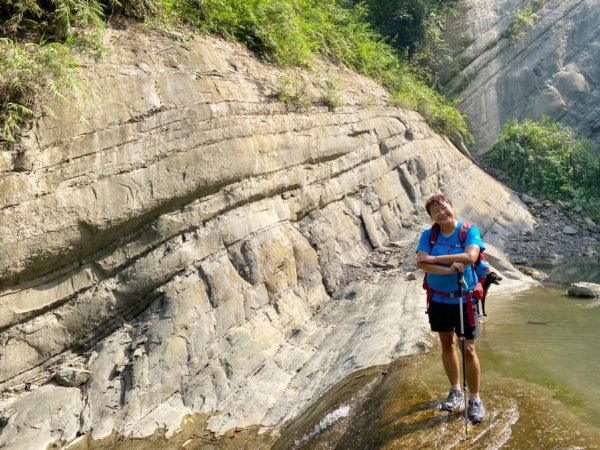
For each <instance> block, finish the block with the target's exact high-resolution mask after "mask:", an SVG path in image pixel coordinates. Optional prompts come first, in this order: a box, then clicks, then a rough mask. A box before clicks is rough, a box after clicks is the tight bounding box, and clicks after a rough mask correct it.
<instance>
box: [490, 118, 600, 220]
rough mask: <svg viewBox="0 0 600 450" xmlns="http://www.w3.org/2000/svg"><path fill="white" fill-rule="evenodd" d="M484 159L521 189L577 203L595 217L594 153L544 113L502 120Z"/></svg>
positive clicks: (599, 196)
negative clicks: (537, 119)
mask: <svg viewBox="0 0 600 450" xmlns="http://www.w3.org/2000/svg"><path fill="white" fill-rule="evenodd" d="M486 159H487V160H488V161H489V162H490V163H492V164H493V165H494V166H496V167H498V168H500V169H502V170H503V171H505V172H506V173H507V174H508V175H509V176H510V177H511V178H512V179H513V180H514V181H515V182H517V183H518V184H519V186H520V187H521V188H522V189H523V190H526V191H530V192H532V193H537V194H542V195H544V196H545V197H546V198H548V199H550V200H553V201H560V202H562V203H563V204H565V205H567V206H572V205H574V204H575V203H578V204H581V205H582V206H584V207H586V208H587V209H588V210H589V211H590V212H591V213H592V214H593V215H594V216H595V217H596V219H600V156H598V155H597V153H595V152H594V151H593V146H592V143H591V142H590V141H587V140H583V139H576V138H575V137H574V133H573V130H571V129H570V128H568V127H564V126H562V125H560V124H558V123H556V122H552V121H551V120H550V119H549V118H548V117H544V118H543V119H542V121H541V122H535V121H532V120H529V119H527V120H525V121H523V123H518V122H517V121H511V122H508V123H507V124H506V125H505V126H504V128H503V130H502V133H501V135H500V139H499V141H498V142H497V143H496V144H495V145H494V146H493V147H492V149H491V151H490V152H489V153H488V154H487V155H486Z"/></svg>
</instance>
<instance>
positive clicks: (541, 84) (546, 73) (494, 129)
mask: <svg viewBox="0 0 600 450" xmlns="http://www.w3.org/2000/svg"><path fill="white" fill-rule="evenodd" d="M528 3H531V4H533V2H531V1H522V0H496V1H493V2H489V1H483V0H467V1H465V2H462V4H461V6H460V8H461V12H460V14H459V15H457V16H456V17H454V18H453V19H452V23H451V25H450V30H449V33H448V38H449V40H450V41H451V47H453V48H455V49H456V50H457V54H456V55H455V61H456V64H457V65H458V68H459V69H460V71H459V73H458V74H456V75H455V76H454V77H453V78H452V80H451V82H450V87H451V88H452V89H454V92H455V93H456V94H458V96H459V97H460V98H461V99H462V100H463V101H462V103H461V104H460V106H459V108H460V109H461V110H462V111H463V112H464V113H465V114H466V115H467V116H468V118H469V122H470V125H471V127H472V129H473V132H474V134H475V137H476V139H477V148H478V151H479V152H486V151H488V150H489V149H490V147H491V146H492V145H493V144H494V143H495V141H496V139H497V136H498V134H499V133H500V131H501V129H502V126H503V124H504V123H505V122H507V121H508V120H510V119H513V118H514V119H518V120H523V119H524V118H532V119H535V120H539V119H541V118H542V116H544V115H548V116H549V117H551V118H552V119H554V120H557V121H560V122H561V123H563V124H564V125H567V126H569V127H571V128H573V129H574V130H575V132H576V134H577V135H578V136H580V137H585V138H591V139H593V140H595V141H597V142H598V141H600V109H598V104H600V28H599V27H598V23H600V0H550V1H548V2H546V3H545V4H544V5H543V7H542V8H540V9H538V10H537V11H536V15H537V18H536V23H535V26H534V27H533V29H531V30H528V31H527V32H526V33H524V34H523V36H522V37H520V38H519V39H512V40H511V38H509V37H508V36H507V31H508V30H509V27H510V26H511V24H512V23H513V22H514V19H515V13H516V12H517V11H519V10H520V9H521V8H523V7H525V5H526V4H528ZM538 3H541V2H538Z"/></svg>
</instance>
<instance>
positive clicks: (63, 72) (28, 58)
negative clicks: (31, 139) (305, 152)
mask: <svg viewBox="0 0 600 450" xmlns="http://www.w3.org/2000/svg"><path fill="white" fill-rule="evenodd" d="M76 65H77V63H76V61H75V58H74V57H73V54H72V53H71V52H70V51H69V49H68V48H67V47H66V46H64V45H60V44H46V45H36V44H21V45H17V44H15V43H14V42H12V41H11V40H9V39H6V38H3V39H0V102H1V104H0V137H1V138H3V139H5V140H7V141H9V142H14V141H15V140H16V138H17V135H18V133H19V132H20V130H21V128H22V127H23V125H24V124H25V122H26V121H27V120H28V119H30V118H31V117H32V116H33V114H34V109H35V108H36V107H38V106H41V105H40V103H39V101H40V99H43V98H48V97H50V98H54V99H57V100H64V99H65V95H66V94H67V93H68V92H75V91H79V90H80V86H81V85H82V83H83V80H82V79H81V77H79V76H78V74H77V72H76V71H74V70H72V69H73V68H74V67H75V66H76ZM45 112H50V111H48V110H46V111H45Z"/></svg>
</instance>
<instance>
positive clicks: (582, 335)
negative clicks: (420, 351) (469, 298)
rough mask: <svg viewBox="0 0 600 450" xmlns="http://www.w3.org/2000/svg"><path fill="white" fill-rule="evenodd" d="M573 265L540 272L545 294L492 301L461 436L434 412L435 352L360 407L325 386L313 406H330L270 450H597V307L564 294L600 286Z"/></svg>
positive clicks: (392, 373) (599, 268) (458, 425)
mask: <svg viewBox="0 0 600 450" xmlns="http://www.w3.org/2000/svg"><path fill="white" fill-rule="evenodd" d="M579 264H582V265H581V266H579V267H578V266H576V265H574V264H569V263H563V265H562V266H561V267H560V268H557V269H555V270H554V271H551V270H546V272H547V273H549V274H550V278H549V279H548V280H547V283H545V286H544V287H538V288H535V289H531V290H528V291H526V292H521V293H518V294H515V295H496V296H494V295H493V293H491V294H490V297H489V299H488V304H487V312H488V317H486V318H485V319H484V320H485V321H484V323H483V324H482V329H481V335H480V338H479V340H478V354H479V358H480V361H481V365H482V388H481V394H482V398H483V399H484V401H485V402H486V406H487V409H488V417H487V420H486V421H485V422H484V423H483V424H480V425H477V426H469V427H468V429H467V430H465V423H464V421H463V418H462V416H461V414H460V413H456V414H451V415H448V414H447V413H443V412H442V411H440V410H439V409H438V405H439V400H440V399H441V398H442V397H443V396H445V394H446V389H447V380H446V379H445V375H444V373H443V368H442V365H441V361H440V358H439V348H438V347H434V348H433V350H432V351H430V352H429V353H428V354H425V355H421V356H417V357H411V358H404V359H402V360H400V361H398V362H396V363H395V364H393V365H392V366H391V367H390V368H389V369H388V371H387V374H386V375H385V376H382V377H381V380H379V382H378V384H377V386H376V387H375V388H373V389H372V390H371V391H370V394H369V397H368V399H367V400H365V401H359V399H357V398H356V397H350V398H346V399H338V400H337V402H335V401H334V402H333V403H331V399H332V398H336V397H337V396H336V394H335V392H336V389H333V390H332V391H331V393H330V394H328V396H329V397H328V396H325V397H324V398H322V399H320V400H319V403H318V404H319V405H321V408H323V405H324V404H330V403H331V404H330V405H329V409H325V410H323V412H322V414H321V415H317V416H316V417H312V418H309V417H308V415H306V416H305V417H303V418H300V419H299V420H298V421H297V422H296V423H295V424H294V426H293V427H290V428H289V429H288V431H287V432H286V433H284V434H283V436H282V438H281V439H280V440H279V442H278V443H277V445H276V448H280V449H284V448H285V449H287V448H295V449H361V450H363V449H364V450H366V449H413V448H415V449H416V448H419V449H421V448H431V449H454V448H457V449H462V448H472V449H496V448H503V449H600V375H599V374H600V300H591V299H577V298H571V297H568V296H567V295H566V284H567V283H569V282H572V281H584V280H585V281H590V282H596V283H600V264H599V263H598V262H597V261H591V262H590V261H583V262H581V261H580V262H579ZM492 289H493V288H492ZM369 380H373V378H370V379H369ZM370 382H371V383H373V381H370ZM366 385H367V384H365V386H366ZM342 407H344V408H345V409H343V410H341V409H340V408H342ZM335 411H338V412H340V411H343V412H344V413H345V415H344V417H340V418H338V421H337V423H335V424H333V425H332V426H331V429H330V430H325V429H322V428H317V429H318V430H319V431H320V433H319V434H318V435H317V434H314V433H313V434H307V433H309V430H314V429H315V428H314V427H315V426H318V421H319V420H322V418H323V417H327V414H331V413H332V412H335ZM329 417H332V416H329ZM467 433H468V434H467Z"/></svg>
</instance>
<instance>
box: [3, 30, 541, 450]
mask: <svg viewBox="0 0 600 450" xmlns="http://www.w3.org/2000/svg"><path fill="white" fill-rule="evenodd" d="M108 39H109V41H110V42H109V49H108V52H107V56H106V59H105V60H103V61H101V62H99V63H94V64H93V65H91V66H90V67H89V68H88V69H87V71H88V72H89V74H90V75H91V77H92V84H93V87H94V90H95V92H96V93H97V95H98V99H97V104H96V106H95V108H94V109H93V110H92V111H90V112H87V113H86V114H87V116H86V119H87V121H86V122H81V121H78V120H77V119H78V117H77V116H78V114H79V113H77V112H76V111H75V109H74V108H70V107H65V108H64V109H63V110H62V111H59V112H58V113H57V118H56V119H50V118H46V119H40V120H39V121H38V123H37V124H36V126H35V127H34V128H33V130H32V131H31V133H30V135H29V136H28V138H27V139H26V141H25V152H24V153H20V154H19V155H4V157H3V160H2V161H3V162H2V164H3V166H2V174H1V178H0V202H1V203H0V204H1V209H0V223H1V224H2V233H1V236H2V237H1V239H2V248H3V249H4V252H3V253H2V255H0V269H1V270H0V273H1V274H2V279H1V281H2V286H3V288H2V291H1V293H0V327H1V329H2V334H1V335H0V342H1V344H2V345H1V346H0V385H1V386H2V387H3V388H5V390H6V389H8V391H5V393H6V392H9V391H10V392H12V393H11V394H10V395H9V396H8V397H6V400H4V401H3V402H2V403H1V404H0V407H1V409H2V424H3V431H2V434H0V442H1V443H3V444H4V443H7V444H9V445H17V444H16V442H19V443H24V444H23V445H26V446H27V447H26V448H45V446H47V445H49V444H51V443H52V442H58V441H62V442H69V441H72V440H73V439H74V438H75V437H76V436H77V435H79V434H82V433H90V436H92V437H93V438H94V439H99V438H103V437H106V436H108V435H110V434H111V433H113V432H114V433H116V434H117V435H133V436H148V435H151V434H152V433H154V432H155V431H156V430H157V429H161V430H163V431H165V432H166V433H167V434H169V433H173V432H174V431H176V429H177V427H178V426H179V424H180V423H181V420H182V419H183V418H184V417H185V416H186V415H187V414H192V413H206V414H209V415H210V419H209V420H208V423H207V426H208V429H210V430H212V431H214V432H217V433H222V432H225V431H227V430H230V429H233V428H234V427H237V426H248V425H260V426H264V427H276V426H277V425H279V424H281V423H283V421H285V420H287V419H289V418H292V417H294V415H295V414H296V413H297V412H298V411H299V410H300V409H301V408H302V407H303V406H305V405H306V404H307V403H308V402H310V401H311V399H313V398H315V397H316V396H317V395H318V394H319V393H321V392H323V391H325V390H326V389H327V388H328V387H331V386H333V385H334V384H335V383H336V382H337V381H339V380H340V379H342V378H343V377H344V376H346V375H348V374H349V373H352V372H353V371H355V370H358V369H360V368H364V367H368V366H371V365H375V364H384V363H387V362H389V361H391V360H393V359H394V358H397V357H398V356H401V355H406V354H412V353H415V352H417V351H419V349H420V348H422V346H423V345H426V343H427V339H428V333H427V327H426V326H425V325H426V323H425V316H424V314H422V309H421V308H422V303H421V302H422V295H421V292H420V286H418V283H416V282H414V281H413V282H411V281H406V280H404V279H403V278H399V279H397V280H394V281H393V282H390V283H387V284H386V287H385V288H382V287H378V288H377V287H372V285H369V284H368V283H366V284H362V285H359V286H347V285H344V283H343V279H344V278H343V276H344V272H345V268H346V267H347V266H348V265H350V264H356V263H360V261H362V260H364V259H365V257H366V256H367V255H368V254H369V252H371V251H373V249H375V248H378V247H383V246H386V245H388V244H389V242H390V241H402V242H405V244H406V245H407V246H412V245H414V239H415V238H416V236H417V234H418V229H415V227H414V224H415V223H416V222H418V220H416V219H417V218H418V217H419V215H422V213H423V208H422V203H423V199H424V198H425V197H427V196H429V195H430V194H432V193H434V192H438V191H443V192H446V193H448V194H449V195H451V196H452V197H453V198H454V199H455V201H456V206H457V209H458V211H459V213H460V214H461V216H463V217H466V218H469V219H470V220H472V221H475V222H477V223H478V224H479V225H480V227H481V229H482V230H483V231H484V232H485V233H486V239H487V241H489V242H490V243H495V244H497V245H499V246H501V245H502V240H503V237H504V236H506V235H507V234H509V233H512V232H517V231H522V230H528V229H531V227H532V225H533V219H532V218H531V216H530V215H529V213H528V212H527V210H526V208H524V206H523V204H522V203H521V202H520V201H519V200H518V198H517V197H516V196H515V195H514V194H513V193H512V192H511V191H509V190H508V189H506V188H505V187H504V186H502V185H501V184H499V183H497V182H496V181H494V180H493V179H492V178H491V177H489V176H487V175H486V174H485V173H483V172H482V171H481V170H480V169H478V168H477V167H476V166H474V165H473V164H472V163H471V162H470V161H469V160H467V159H466V158H465V157H464V156H463V155H462V154H461V153H460V152H459V151H458V150H457V149H456V148H454V147H453V146H452V145H451V144H450V143H449V141H448V140H446V139H444V138H442V137H440V136H437V135H435V134H434V133H432V131H431V130H430V129H429V127H428V126H427V125H426V124H425V123H424V122H423V119H422V118H421V117H420V116H419V115H417V114H415V113H413V112H410V111H406V110H403V109H400V108H393V107H388V106H386V105H385V100H386V96H385V93H384V92H383V91H382V90H381V88H379V87H378V86H376V85H374V84H373V83H371V82H370V81H368V80H365V79H361V78H359V77H356V76H352V75H350V74H348V73H346V72H344V71H342V70H336V69H332V68H323V71H325V70H326V71H327V72H326V76H327V77H332V78H335V79H336V80H338V83H339V84H341V94H342V95H343V97H344V99H345V102H346V106H344V107H341V108H339V109H338V110H336V111H335V112H332V111H328V110H327V108H325V107H319V106H313V107H311V108H310V109H309V110H308V111H304V112H296V113H294V112H289V111H287V110H286V108H285V105H282V104H281V103H279V102H277V101H276V100H274V97H273V94H274V93H276V91H277V89H278V86H279V85H280V77H281V73H279V72H278V70H276V69H274V68H273V67H268V66H265V65H262V64H260V63H258V62H257V61H256V60H255V59H253V58H252V57H251V56H250V55H249V54H247V53H246V52H245V51H244V50H242V49H241V48H239V47H237V46H235V45H232V44H228V43H224V42H222V41H217V40H204V39H200V38H195V39H193V40H189V41H187V42H179V41H176V40H173V39H170V38H168V37H165V36H161V35H153V36H148V35H146V36H143V35H141V34H135V33H132V32H127V31H114V30H113V31H111V32H110V33H109V35H108ZM301 76H303V77H306V78H307V79H310V77H315V75H314V74H313V75H310V74H302V75H301ZM319 76H322V75H319ZM309 81H310V80H309ZM317 85H318V82H317V81H315V79H314V78H313V79H312V81H310V82H309V83H308V84H307V89H313V90H315V91H316V90H318V86H317ZM373 99H375V100H373ZM364 104H368V105H369V107H364V106H362V105H364ZM473 186H477V188H473ZM370 286H371V287H370ZM348 289H350V291H346V290H348ZM378 289H379V290H378ZM332 296H333V297H334V298H335V299H337V300H332ZM369 341H371V344H368V345H367V344H365V342H367V343H368V342H369ZM73 360H74V361H75V362H77V361H79V363H81V362H83V363H85V365H84V367H85V369H84V370H86V371H89V372H91V373H90V374H89V375H90V379H89V381H87V383H86V384H85V385H84V386H83V388H82V392H83V395H82V396H80V395H79V389H77V388H76V387H59V386H55V385H53V384H51V383H50V384H46V385H44V386H43V387H42V388H40V389H38V390H35V391H33V392H22V390H23V389H24V388H25V387H28V386H29V384H28V385H27V386H26V385H25V383H31V382H32V381H31V380H32V379H38V380H43V379H44V374H46V373H49V372H48V371H49V370H54V368H55V367H56V366H57V365H59V364H60V363H62V362H64V361H71V362H73ZM73 367H75V366H73ZM46 378H47V377H46ZM34 384H35V383H34ZM7 395H8V394H7ZM36 402H44V403H45V404H47V405H48V413H47V417H46V416H44V418H40V417H38V416H37V414H41V413H40V412H39V411H37V412H36V410H35V408H31V407H30V406H28V405H31V404H35V403H36ZM65 404H68V405H69V406H68V412H67V411H66V410H65V409H64V405H65ZM59 412H60V414H59ZM44 414H46V413H44ZM32 423H38V424H39V423H46V424H47V426H46V425H44V428H43V430H41V431H40V429H34V428H30V427H29V425H28V424H32ZM17 430H20V431H19V435H18V438H17V434H16V433H17ZM57 430H61V431H60V432H58V431H57ZM19 445H20V444H19Z"/></svg>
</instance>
